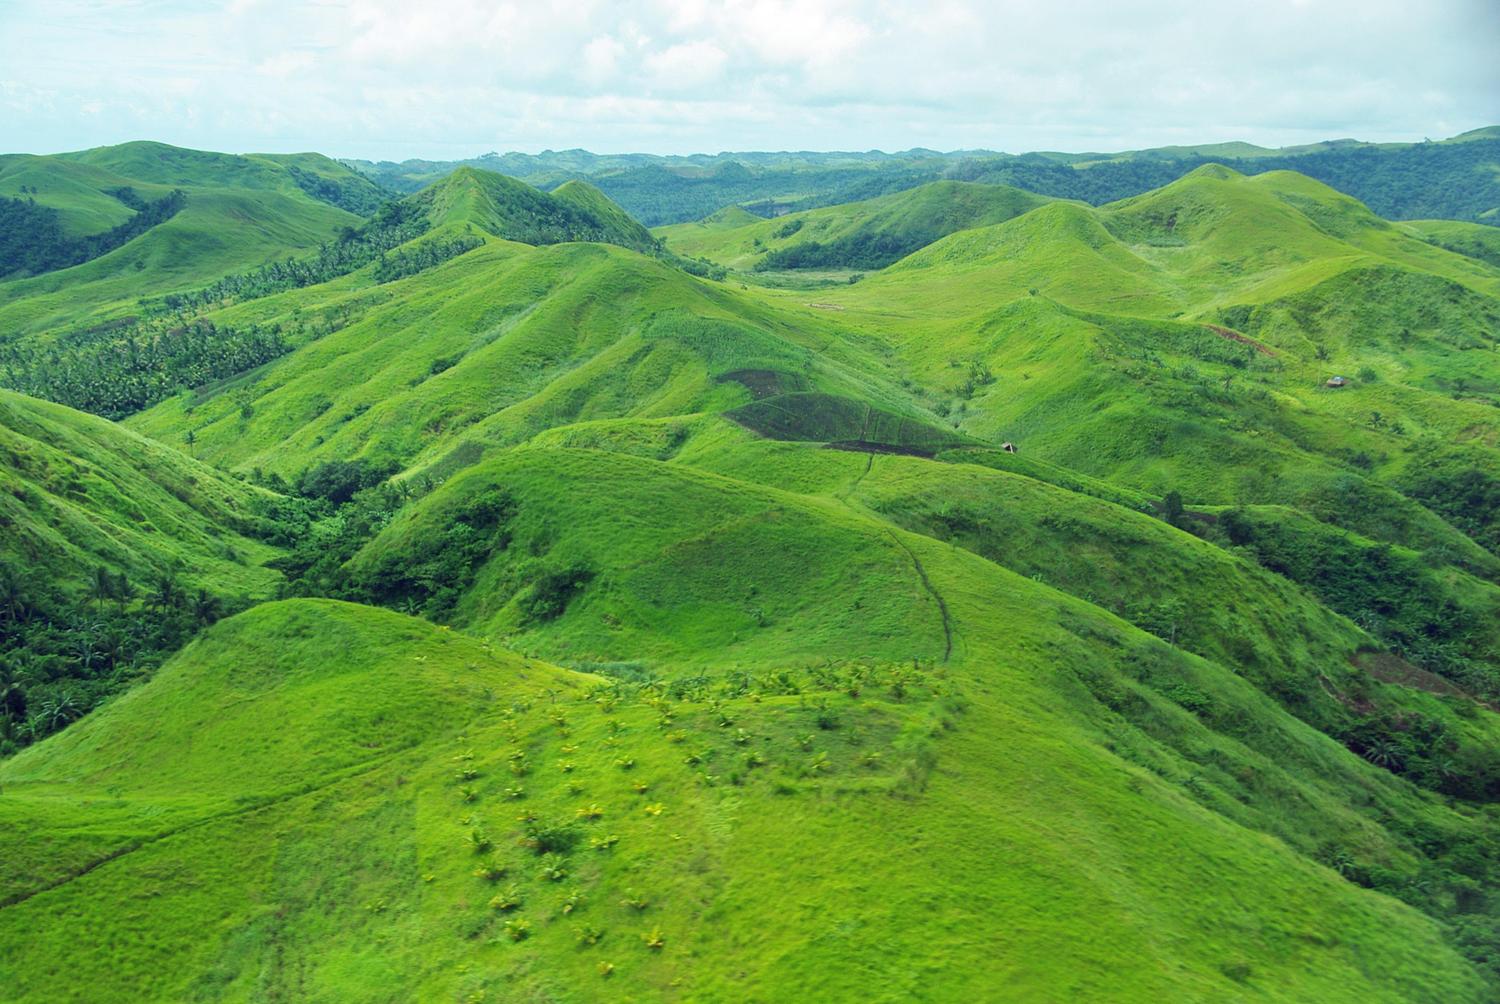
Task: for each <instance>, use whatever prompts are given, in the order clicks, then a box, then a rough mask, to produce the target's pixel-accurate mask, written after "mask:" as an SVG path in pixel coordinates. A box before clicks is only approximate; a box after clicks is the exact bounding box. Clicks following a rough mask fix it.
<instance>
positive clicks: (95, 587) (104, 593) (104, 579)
mask: <svg viewBox="0 0 1500 1004" xmlns="http://www.w3.org/2000/svg"><path fill="white" fill-rule="evenodd" d="M89 591H90V593H91V594H92V595H93V597H94V609H95V610H99V609H100V608H102V607H103V606H104V601H105V600H107V599H110V598H112V597H113V596H114V594H115V580H114V577H113V576H112V575H110V574H109V569H107V568H105V567H104V566H103V565H100V566H99V567H98V568H95V569H94V581H93V582H92V583H91V585H90V590H89Z"/></svg>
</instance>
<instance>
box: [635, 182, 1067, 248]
mask: <svg viewBox="0 0 1500 1004" xmlns="http://www.w3.org/2000/svg"><path fill="white" fill-rule="evenodd" d="M1047 201H1048V200H1047V199H1046V198H1044V197H1042V196H1038V195H1033V194H1031V193H1030V192H1023V191H1021V190H1020V189H1016V188H1009V187H1007V186H1005V185H979V184H972V183H965V182H957V181H935V182H932V183H930V184H927V185H922V186H921V187H919V188H913V189H910V190H908V191H904V192H897V193H896V194H894V195H884V196H881V197H880V198H877V199H870V200H869V201H867V202H857V203H852V204H849V205H841V206H833V207H830V208H827V209H809V210H806V211H804V212H800V213H792V214H790V215H787V216H782V217H778V218H777V219H774V220H761V219H756V218H754V217H751V216H750V215H749V214H748V213H744V211H743V210H741V211H740V212H739V213H737V214H734V215H730V213H728V212H727V211H726V212H722V213H717V214H715V215H714V216H711V217H709V218H708V219H706V220H704V221H703V222H701V223H680V224H677V225H675V226H669V227H660V228H658V229H657V231H656V234H657V236H658V237H660V238H661V239H662V240H663V241H665V242H666V243H667V245H668V246H669V247H671V248H672V249H673V250H674V251H676V252H678V253H679V254H682V255H686V256H688V257H692V258H706V259H709V260H711V261H714V262H717V263H720V264H723V265H727V266H730V267H731V268H736V269H745V270H748V269H755V270H780V269H820V270H837V269H879V268H884V267H885V266H886V265H889V264H891V263H892V262H894V261H896V260H897V259H899V258H904V257H906V256H907V255H908V254H910V253H911V252H913V251H916V250H918V249H919V248H922V247H925V246H926V245H928V244H931V243H932V242H933V241H935V240H937V239H938V238H940V237H946V236H947V235H948V234H951V233H953V232H955V231H958V230H969V229H972V228H974V227H981V226H986V225H988V224H992V223H1001V222H1003V221H1005V220H1008V219H1011V218H1012V217H1015V216H1019V215H1021V214H1022V213H1024V212H1027V211H1028V210H1031V209H1035V208H1036V207H1037V206H1040V205H1042V204H1043V203H1044V202H1047ZM731 222H733V223H735V224H736V225H734V226H730V225H728V224H729V223H731Z"/></svg>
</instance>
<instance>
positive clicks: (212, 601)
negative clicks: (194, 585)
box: [193, 589, 219, 627]
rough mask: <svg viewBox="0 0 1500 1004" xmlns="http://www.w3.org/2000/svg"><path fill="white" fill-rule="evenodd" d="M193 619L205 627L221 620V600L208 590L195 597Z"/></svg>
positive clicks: (199, 592) (199, 591)
mask: <svg viewBox="0 0 1500 1004" xmlns="http://www.w3.org/2000/svg"><path fill="white" fill-rule="evenodd" d="M193 619H194V620H196V621H197V622H198V623H199V624H202V625H204V626H205V627H206V626H207V625H209V624H212V623H213V622H214V621H216V620H218V619H219V598H218V597H217V596H215V595H213V594H212V593H210V592H209V591H208V590H206V589H200V590H198V592H197V594H196V595H195V596H194V597H193Z"/></svg>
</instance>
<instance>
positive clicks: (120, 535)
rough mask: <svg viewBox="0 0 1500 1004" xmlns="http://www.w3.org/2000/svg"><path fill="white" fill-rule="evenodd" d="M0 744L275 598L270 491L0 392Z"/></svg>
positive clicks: (46, 725)
mask: <svg viewBox="0 0 1500 1004" xmlns="http://www.w3.org/2000/svg"><path fill="white" fill-rule="evenodd" d="M0 457H3V464H0V528H3V530H4V532H3V533H0V697H3V700H0V754H3V753H9V752H11V751H13V750H14V749H15V748H16V747H17V746H18V745H22V744H25V743H28V742H31V741H33V740H35V739H38V738H41V737H43V736H45V735H47V734H49V733H51V732H53V731H56V730H57V729H59V728H61V727H63V726H65V725H66V724H67V723H68V722H70V721H72V720H73V719H75V718H77V717H80V716H82V715H84V714H86V713H87V712H88V711H89V710H90V709H91V708H93V707H94V706H95V705H97V704H98V703H99V702H100V701H102V700H104V699H105V698H107V697H108V696H109V695H111V694H113V693H116V692H118V691H120V690H122V689H125V688H126V687H128V686H130V685H131V684H133V683H135V682H138V681H139V680H140V679H141V678H142V677H143V676H144V675H146V674H147V673H149V672H150V670H151V669H153V668H154V667H155V666H156V665H158V664H159V663H160V662H161V661H162V659H164V658H165V657H166V656H167V655H169V654H171V652H172V651H174V650H175V649H177V648H178V647H179V646H181V644H182V643H183V642H184V641H186V640H187V639H188V638H189V637H191V636H192V633H193V632H194V631H195V630H197V628H198V627H199V626H201V625H202V624H204V623H208V622H211V621H213V620H214V619H215V618H216V617H218V616H220V615H221V614H223V613H224V612H226V611H228V610H233V609H238V608H240V607H243V606H244V605H246V604H247V603H250V602H253V601H256V600H260V599H263V598H265V597H266V596H268V595H270V594H271V593H272V591H273V590H274V589H275V587H276V583H277V582H279V581H280V579H281V575H280V574H279V573H278V572H276V571H274V570H273V569H271V568H268V567H266V566H267V564H268V563H269V562H271V561H273V560H274V559H276V558H277V557H279V556H280V555H281V553H282V551H281V549H280V548H279V547H273V546H271V545H269V544H268V543H266V541H265V539H264V538H265V534H264V532H263V531H264V527H265V524H264V521H263V519H262V517H263V516H264V514H265V513H266V512H267V510H268V508H269V506H270V504H271V503H272V501H273V497H272V496H271V495H270V494H269V493H267V492H264V491H262V490H259V489H256V488H252V487H250V486H248V485H245V484H243V483H241V482H239V481H237V480H235V479H233V478H230V477H228V476H226V475H224V474H223V473H221V472H220V471H218V470H216V469H214V468H212V467H208V466H206V465H204V464H202V463H199V462H197V461H195V460H193V459H191V458H189V457H187V456H185V455H184V454H182V453H179V452H178V451H177V450H175V449H172V448H171V447H168V446H164V445H162V444H161V443H158V442H155V441H153V440H149V439H144V438H142V437H141V436H138V435H136V434H135V433H132V432H128V431H126V430H124V429H122V428H120V427H119V426H117V425H114V424H113V423H110V422H106V421H104V420H103V419H100V418H95V417H94V416H92V415H84V414H82V413H79V412H76V411H72V410H71V409H68V408H64V407H61V406H59V405H54V404H49V403H46V402H43V401H37V400H34V399H32V398H27V397H23V396H21V395H19V394H12V393H10V392H9V391H0Z"/></svg>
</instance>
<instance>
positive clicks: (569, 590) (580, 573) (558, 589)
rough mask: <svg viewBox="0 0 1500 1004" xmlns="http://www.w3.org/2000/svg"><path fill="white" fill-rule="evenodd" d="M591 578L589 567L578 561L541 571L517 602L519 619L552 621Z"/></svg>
mask: <svg viewBox="0 0 1500 1004" xmlns="http://www.w3.org/2000/svg"><path fill="white" fill-rule="evenodd" d="M593 577H594V572H593V570H592V569H590V568H588V567H586V566H584V565H580V564H573V565H568V566H566V567H564V568H559V569H554V570H551V571H546V572H543V573H542V574H541V575H540V576H538V577H537V579H536V580H535V581H534V582H533V583H532V584H531V591H530V592H529V593H528V594H527V595H526V596H525V597H524V598H522V600H521V601H520V603H519V606H520V609H521V615H522V618H523V619H524V621H525V622H526V623H529V624H536V623H541V622H544V621H550V620H556V619H557V618H559V617H561V616H562V615H563V612H564V611H566V610H567V609H568V604H569V602H571V601H572V599H573V597H574V596H575V595H576V594H577V593H578V592H579V591H580V590H581V589H583V587H584V586H586V585H588V583H589V580H591V579H592V578H593Z"/></svg>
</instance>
